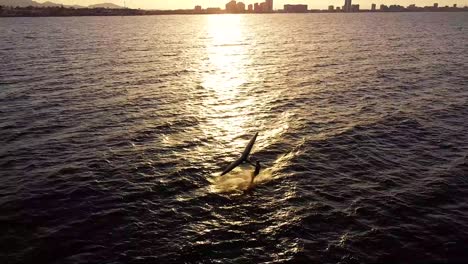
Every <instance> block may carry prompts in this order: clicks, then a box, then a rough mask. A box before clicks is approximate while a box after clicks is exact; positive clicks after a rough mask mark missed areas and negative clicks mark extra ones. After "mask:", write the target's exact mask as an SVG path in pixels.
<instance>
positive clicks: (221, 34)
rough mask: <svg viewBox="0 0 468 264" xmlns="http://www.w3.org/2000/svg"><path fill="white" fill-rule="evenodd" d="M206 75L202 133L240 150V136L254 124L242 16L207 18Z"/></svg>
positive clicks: (253, 101) (204, 79) (254, 100)
mask: <svg viewBox="0 0 468 264" xmlns="http://www.w3.org/2000/svg"><path fill="white" fill-rule="evenodd" d="M206 19H207V20H208V21H207V27H208V29H207V31H208V37H209V40H210V42H209V43H208V44H207V45H206V54H207V56H208V60H207V61H206V64H205V65H204V66H205V71H204V74H203V80H202V84H201V85H202V87H203V88H204V89H206V90H207V92H208V93H207V94H208V95H209V96H207V97H205V98H204V101H203V106H204V107H203V108H202V113H201V114H202V115H203V116H204V117H205V118H206V120H207V121H208V122H207V124H206V127H205V129H204V131H205V133H207V134H209V135H210V136H213V137H214V138H215V139H216V140H218V142H222V144H224V145H227V146H229V147H231V148H238V147H242V145H243V144H244V142H243V140H236V139H239V137H240V136H242V135H244V134H246V131H249V129H248V126H249V125H248V124H249V123H252V122H254V119H255V116H254V115H253V110H254V107H255V105H256V98H255V97H252V96H249V90H248V87H246V86H245V84H246V83H248V82H249V78H250V76H249V73H248V72H247V71H246V68H247V67H246V65H247V64H248V63H249V60H250V56H249V54H248V50H247V48H246V47H248V46H247V45H246V44H247V41H246V39H245V34H244V25H243V22H242V19H243V16H238V15H232V16H231V15H228V16H208V17H207V18H206Z"/></svg>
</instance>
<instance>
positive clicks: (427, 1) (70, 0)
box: [36, 0, 468, 9]
mask: <svg viewBox="0 0 468 264" xmlns="http://www.w3.org/2000/svg"><path fill="white" fill-rule="evenodd" d="M46 1H51V2H54V3H62V4H65V5H84V6H87V5H93V4H100V3H113V4H117V5H121V6H123V5H124V2H125V5H126V6H127V7H130V8H142V9H191V8H193V7H194V6H195V5H201V6H202V7H203V8H207V7H220V8H224V6H225V4H226V3H227V2H228V0H179V1H163V0H125V1H124V0H36V2H41V3H43V2H46ZM241 2H244V3H245V4H246V5H248V4H253V3H256V2H263V1H261V0H257V1H254V0H245V1H241ZM372 3H375V4H377V6H379V5H380V4H386V5H390V4H398V5H402V6H408V5H410V4H416V5H417V6H430V5H433V4H434V3H438V4H439V6H446V5H448V6H452V5H453V4H457V5H458V6H459V7H463V6H466V5H468V0H462V1H460V0H441V1H437V0H418V1H413V0H354V1H353V4H359V5H360V6H361V9H369V8H370V5H371V4H372ZM285 4H307V5H308V6H309V9H325V8H327V7H328V6H329V5H334V6H342V5H343V4H344V1H341V0H327V1H312V0H274V9H282V8H283V5H285Z"/></svg>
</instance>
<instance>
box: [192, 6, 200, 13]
mask: <svg viewBox="0 0 468 264" xmlns="http://www.w3.org/2000/svg"><path fill="white" fill-rule="evenodd" d="M194 10H195V12H197V13H200V12H201V11H202V7H201V6H199V5H197V6H195V9H194Z"/></svg>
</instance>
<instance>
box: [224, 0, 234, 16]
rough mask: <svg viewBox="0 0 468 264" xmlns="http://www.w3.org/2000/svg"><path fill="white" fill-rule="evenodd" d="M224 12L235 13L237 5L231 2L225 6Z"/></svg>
mask: <svg viewBox="0 0 468 264" xmlns="http://www.w3.org/2000/svg"><path fill="white" fill-rule="evenodd" d="M226 12H228V13H237V3H236V1H234V0H232V1H230V2H229V3H227V4H226Z"/></svg>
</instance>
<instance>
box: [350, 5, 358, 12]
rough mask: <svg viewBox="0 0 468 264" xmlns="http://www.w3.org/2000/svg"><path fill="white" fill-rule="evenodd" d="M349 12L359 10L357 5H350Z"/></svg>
mask: <svg viewBox="0 0 468 264" xmlns="http://www.w3.org/2000/svg"><path fill="white" fill-rule="evenodd" d="M351 12H359V5H351Z"/></svg>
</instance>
